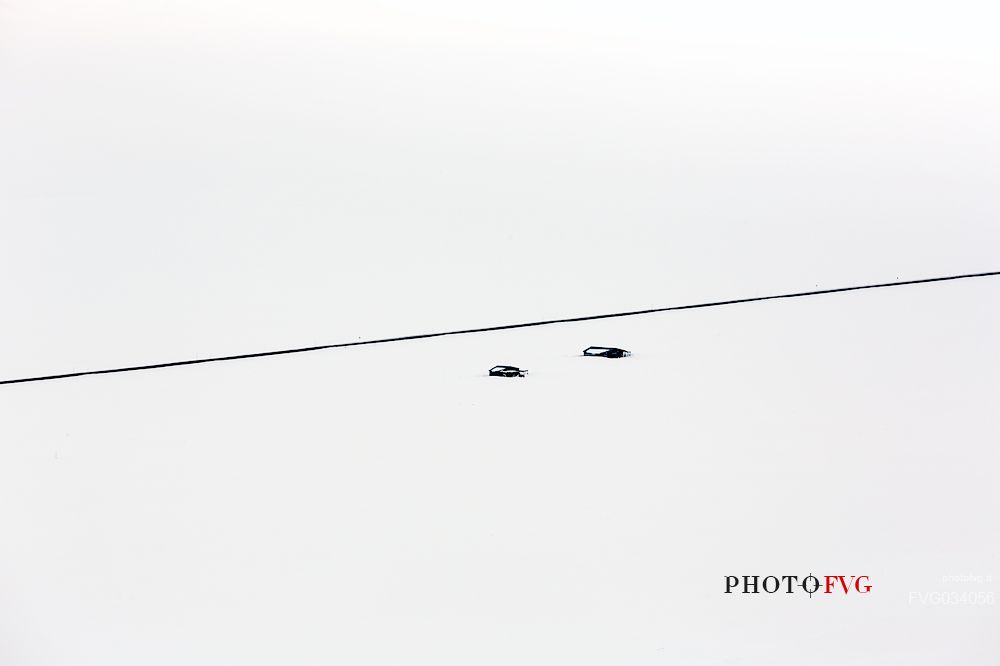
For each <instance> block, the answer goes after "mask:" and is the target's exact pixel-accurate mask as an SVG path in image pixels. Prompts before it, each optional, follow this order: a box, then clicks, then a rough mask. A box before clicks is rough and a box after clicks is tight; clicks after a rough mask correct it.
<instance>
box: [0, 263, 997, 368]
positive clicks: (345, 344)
mask: <svg viewBox="0 0 1000 666" xmlns="http://www.w3.org/2000/svg"><path fill="white" fill-rule="evenodd" d="M998 275H1000V271H991V272H989V273H969V274H967V275H948V276H945V277H934V278H924V279H921V280H904V281H902V282H883V283H881V284H865V285H858V286H854V287H837V288H835V289H819V290H816V291H800V292H796V293H792V294H776V295H773V296H753V297H751V298H736V299H732V300H728V301H712V302H709V303H694V304H690V305H672V306H669V307H665V308H650V309H648V310H633V311H631V312H613V313H610V314H599V315H586V316H583V317H566V318H563V319H547V320H544V321H530V322H525V323H521V324H501V325H499V326H484V327H482V328H466V329H462V330H458V331H443V332H440V333H419V334H417V335H400V336H397V337H394V338H379V339H376V340H359V341H356V342H338V343H335V344H329V345H315V346H313V347H296V348H294V349H277V350H273V351H263V352H254V353H251V354H233V355H232V356H215V357H212V358H197V359H190V360H187V361H169V362H167V363H150V364H149V365H133V366H128V367H123V368H106V369H104V370H83V371H80V372H66V373H63V374H58V375H42V376H38V377H22V378H20V379H4V380H0V384H23V383H26V382H43V381H48V380H51V379H69V378H70V377H83V376H84V375H107V374H112V373H116V372H136V371H139V370H155V369H157V368H172V367H176V366H179V365H196V364H198V363H216V362H218V361H238V360H240V359H247V358H261V357H263V356H280V355H282V354H300V353H303V352H311V351H320V350H322V349H337V348H339V347H359V346H361V345H378V344H383V343H388V342H404V341H406V340H421V339H424V338H440V337H444V336H446V335H465V334H467V333H488V332H490V331H505V330H508V329H512V328H529V327H531V326H548V325H549V324H568V323H572V322H576V321H591V320H594V319H611V318H614V317H632V316H635V315H644V314H653V313H656V312H672V311H675V310H694V309H697V308H714V307H719V306H722V305H737V304H740V303H753V302H755V301H773V300H777V299H779V298H801V297H803V296H820V295H822V294H836V293H840V292H844V291H860V290H862V289H881V288H883V287H902V286H905V285H911V284H926V283H928V282H945V281H948V280H965V279H968V278H978V277H995V276H998Z"/></svg>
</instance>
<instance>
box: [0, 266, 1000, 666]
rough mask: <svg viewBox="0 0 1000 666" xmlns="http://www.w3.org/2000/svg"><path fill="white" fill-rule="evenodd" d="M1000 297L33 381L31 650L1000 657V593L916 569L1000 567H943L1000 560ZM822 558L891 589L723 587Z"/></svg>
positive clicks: (17, 498)
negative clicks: (961, 600) (963, 600)
mask: <svg viewBox="0 0 1000 666" xmlns="http://www.w3.org/2000/svg"><path fill="white" fill-rule="evenodd" d="M997 296H998V285H997V283H996V282H994V281H990V280H980V281H969V282H963V283H955V284H947V285H930V286H927V287H919V288H904V289H898V290H889V291H878V292H863V293H858V294H851V295H837V296H828V297H820V298H814V299H808V300H795V301H787V302H776V303H761V304H754V305H747V306H735V307H730V308H724V309H715V310H704V311H695V312H682V313H673V314H664V315H650V316H644V317H635V318H626V319H619V320H611V321H602V322H592V323H584V324H572V325H560V326H553V327H547V328H539V329H529V330H521V331H508V332H502V333H492V334H482V335H475V336H462V337H455V338H445V339H437V340H427V341H420V342H412V343H402V344H395V345H387V346H375V347H367V348H356V349H347V350H336V351H330V352H319V353H315V354H306V355H299V356H293V357H282V358H272V359H262V360H257V361H248V362H237V363H229V364H223V365H215V366H206V367H194V368H182V369H173V370H162V371H155V372H149V373H143V374H135V375H121V376H109V377H95V378H85V379H79V380H71V381H65V382H61V383H52V384H38V385H24V386H19V387H4V388H5V390H4V394H3V402H2V410H3V418H2V423H3V432H4V449H3V461H2V465H0V500H2V501H0V521H2V524H3V525H4V530H5V541H4V547H3V549H2V550H0V567H2V570H3V571H4V572H6V574H5V577H4V583H3V597H4V604H3V606H2V613H3V616H2V623H0V626H2V627H3V641H2V644H3V645H4V649H5V651H6V656H5V662H6V663H11V664H65V663H73V664H112V663H114V664H129V663H145V664H178V663H187V664H196V663H199V664H200V663H203V664H218V663H240V664H273V663H276V662H284V663H316V664H320V663H324V664H329V663H351V664H386V663H426V664H514V663H518V664H526V663H528V664H551V663H574V664H608V663H629V664H654V663H706V664H710V663H746V664H760V663H772V664H778V663H780V664H801V663H813V664H848V663H850V664H910V665H912V664H928V665H931V664H934V665H936V664H941V663H963V664H984V665H986V664H992V663H995V660H996V655H997V650H998V647H1000V646H998V642H997V641H998V640H1000V639H998V634H997V632H996V627H997V620H998V611H997V607H996V605H995V604H994V605H978V604H967V605H963V606H956V605H941V604H940V603H939V604H938V605H934V604H931V603H929V602H928V603H923V604H922V603H920V602H919V601H915V600H914V598H913V596H912V595H913V593H915V592H919V593H925V594H926V593H930V592H943V591H955V592H963V591H966V592H967V591H973V592H983V591H990V592H992V593H993V594H995V593H996V591H997V588H998V585H997V584H996V583H992V584H986V583H982V584H974V583H961V584H958V583H947V584H946V583H944V582H942V581H943V577H945V576H951V575H956V574H978V575H984V574H987V575H988V574H992V575H994V576H996V575H997V574H998V573H1000V572H998V571H997V566H996V565H997V559H996V557H997V555H996V554H997V552H998V551H1000V531H998V525H997V522H996V516H997V515H998V512H1000V490H998V489H997V486H996V469H997V465H998V463H1000V452H998V451H997V443H998V438H997V434H998V432H1000V416H998V410H997V409H996V398H997V395H998V394H1000V355H998V353H997V347H996V344H995V341H996V339H997V336H998V334H1000V313H998V311H997V309H996V307H995V303H996V302H997ZM987 304H989V305H988V306H987ZM901 322H905V324H902V323H901ZM592 343H595V344H614V345H622V346H625V347H627V348H629V349H632V350H633V351H634V354H635V355H634V356H633V357H631V358H626V359H621V360H608V359H593V358H582V357H580V356H579V352H580V350H582V349H583V348H584V347H585V346H587V345H589V344H592ZM498 362H507V363H514V364H518V365H521V366H522V367H527V368H528V369H529V370H530V374H529V376H528V377H527V378H525V379H498V378H489V377H486V376H484V375H485V371H486V369H487V368H488V367H490V366H491V365H493V364H494V363H498ZM54 403H55V404H58V405H60V408H59V410H58V412H55V411H54V410H53V408H52V405H53V404H54ZM809 573H813V574H820V575H822V574H853V575H868V576H870V577H871V582H872V586H873V589H872V592H871V593H870V594H868V595H853V596H851V595H848V596H844V595H831V596H824V595H816V596H814V597H813V598H810V597H808V596H807V595H805V594H802V593H801V592H799V593H798V594H793V595H786V594H777V595H768V594H760V595H738V594H731V595H726V594H724V593H723V591H724V577H725V576H726V575H751V574H760V575H767V574H775V575H786V574H787V575H799V576H806V575H808V574H809ZM920 598H921V597H917V598H916V599H920ZM924 598H928V597H924Z"/></svg>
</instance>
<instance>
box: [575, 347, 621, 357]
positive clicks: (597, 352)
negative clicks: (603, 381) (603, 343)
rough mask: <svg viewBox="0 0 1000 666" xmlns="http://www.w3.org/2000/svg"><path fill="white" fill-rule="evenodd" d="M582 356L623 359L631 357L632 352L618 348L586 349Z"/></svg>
mask: <svg viewBox="0 0 1000 666" xmlns="http://www.w3.org/2000/svg"><path fill="white" fill-rule="evenodd" d="M583 355H584V356H603V357H604V358H623V357H625V356H631V355H632V352H630V351H626V350H624V349H619V348H618V347H587V348H586V349H584V350H583Z"/></svg>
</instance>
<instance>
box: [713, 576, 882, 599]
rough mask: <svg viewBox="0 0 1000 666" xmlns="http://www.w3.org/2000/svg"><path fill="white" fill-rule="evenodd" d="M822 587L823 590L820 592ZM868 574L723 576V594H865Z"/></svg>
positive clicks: (868, 583) (867, 585)
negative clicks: (724, 589) (724, 591)
mask: <svg viewBox="0 0 1000 666" xmlns="http://www.w3.org/2000/svg"><path fill="white" fill-rule="evenodd" d="M821 590H822V592H821ZM871 591H872V586H871V582H870V579H869V578H868V576H814V575H812V574H809V575H808V576H803V577H802V578H799V577H798V576H726V594H734V593H736V594H760V593H761V592H764V593H766V594H775V593H777V592H781V593H784V594H795V593H797V592H805V593H806V594H808V595H809V598H810V599H812V595H814V594H820V593H822V594H868V593H870V592H871Z"/></svg>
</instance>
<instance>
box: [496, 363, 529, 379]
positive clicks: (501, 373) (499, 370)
mask: <svg viewBox="0 0 1000 666" xmlns="http://www.w3.org/2000/svg"><path fill="white" fill-rule="evenodd" d="M526 374H528V371H527V370H522V369H521V368H515V367H514V366H513V365H494V366H493V367H492V368H490V377H524V376H525V375H526Z"/></svg>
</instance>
